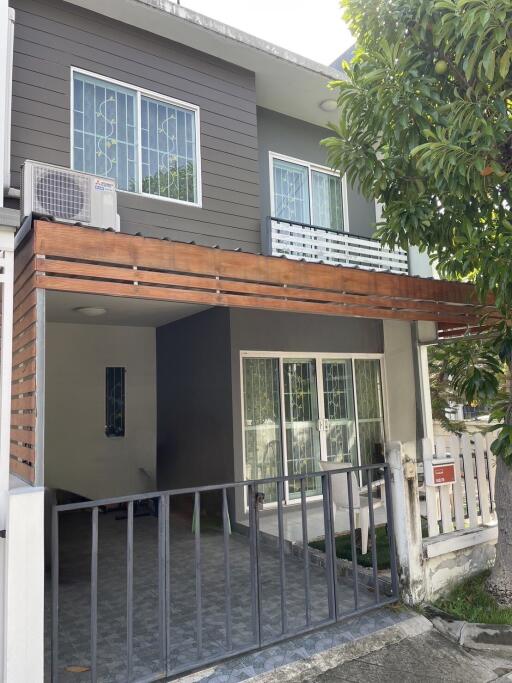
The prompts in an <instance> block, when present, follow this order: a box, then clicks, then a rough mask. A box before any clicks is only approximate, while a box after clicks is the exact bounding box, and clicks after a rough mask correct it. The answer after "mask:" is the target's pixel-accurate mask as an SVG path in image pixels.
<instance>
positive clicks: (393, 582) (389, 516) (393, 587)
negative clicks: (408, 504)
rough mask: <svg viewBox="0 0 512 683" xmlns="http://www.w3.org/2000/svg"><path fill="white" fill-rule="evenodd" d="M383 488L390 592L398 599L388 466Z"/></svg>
mask: <svg viewBox="0 0 512 683" xmlns="http://www.w3.org/2000/svg"><path fill="white" fill-rule="evenodd" d="M384 488H385V491H386V515H387V523H388V539H389V556H390V569H391V590H392V592H393V596H394V597H395V598H398V569H397V563H396V545H395V524H394V520H393V493H392V491H391V476H390V470H389V466H386V467H385V468H384Z"/></svg>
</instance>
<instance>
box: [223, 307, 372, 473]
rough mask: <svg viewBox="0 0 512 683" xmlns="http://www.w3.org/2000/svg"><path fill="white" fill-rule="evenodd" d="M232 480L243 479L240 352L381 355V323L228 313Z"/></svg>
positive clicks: (240, 311) (322, 317) (254, 312)
mask: <svg viewBox="0 0 512 683" xmlns="http://www.w3.org/2000/svg"><path fill="white" fill-rule="evenodd" d="M230 339H231V372H232V385H233V448H234V453H235V477H236V479H241V478H242V476H243V472H242V464H243V455H242V454H243V451H242V447H243V433H242V414H241V402H240V396H241V378H240V351H292V352H293V351H297V352H304V353H307V352H311V353H321V352H325V353H383V351H384V336H383V326H382V321H381V320H370V319H363V318H341V317H335V316H332V317H330V316H320V315H315V316H311V315H306V314H302V313H280V312H277V311H276V312H274V311H253V310H243V309H235V308H232V309H230Z"/></svg>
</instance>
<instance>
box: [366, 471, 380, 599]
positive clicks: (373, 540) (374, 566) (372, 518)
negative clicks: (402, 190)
mask: <svg viewBox="0 0 512 683" xmlns="http://www.w3.org/2000/svg"><path fill="white" fill-rule="evenodd" d="M367 476H368V483H367V491H368V514H369V517H370V540H371V550H372V576H373V586H374V589H375V593H374V595H375V602H376V603H377V602H379V580H378V576H377V573H378V567H379V565H378V560H377V541H376V537H375V514H374V510H373V489H372V480H371V472H367Z"/></svg>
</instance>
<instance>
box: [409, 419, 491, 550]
mask: <svg viewBox="0 0 512 683" xmlns="http://www.w3.org/2000/svg"><path fill="white" fill-rule="evenodd" d="M495 438H496V433H495V432H489V433H488V434H486V435H485V436H484V435H482V434H464V435H462V436H461V437H458V436H456V435H451V436H446V437H436V439H435V444H434V448H432V445H431V443H430V441H429V440H428V439H425V440H424V445H423V462H424V466H425V463H426V462H428V461H429V460H433V461H434V463H435V460H436V459H437V458H447V457H451V458H453V460H454V466H455V483H454V484H450V485H443V486H425V505H426V516H427V524H428V537H429V538H430V537H433V536H439V535H440V534H447V533H450V532H453V531H461V530H464V529H477V528H479V527H485V526H489V525H491V524H495V523H496V514H495V504H494V480H495V476H496V460H495V456H494V455H493V454H492V452H491V449H490V445H491V443H492V442H493V441H494V439H495Z"/></svg>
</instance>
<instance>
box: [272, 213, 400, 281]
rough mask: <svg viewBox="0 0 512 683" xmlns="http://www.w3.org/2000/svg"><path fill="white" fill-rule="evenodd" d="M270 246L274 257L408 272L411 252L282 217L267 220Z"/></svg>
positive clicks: (367, 238)
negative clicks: (409, 253) (408, 254)
mask: <svg viewBox="0 0 512 683" xmlns="http://www.w3.org/2000/svg"><path fill="white" fill-rule="evenodd" d="M267 248H268V253H270V254H272V256H286V257H287V258H290V259H296V260H305V261H316V262H320V261H322V262H323V263H326V264H329V265H332V266H351V267H357V268H367V269H374V270H387V271H390V272H392V273H408V263H407V253H406V252H405V251H403V250H402V249H387V248H385V247H383V246H381V244H380V242H379V241H378V240H374V239H371V238H369V237H360V236H358V235H353V234H350V233H348V232H337V231H335V230H328V229H326V228H318V227H315V226H314V225H308V224H307V223H295V222H292V221H288V220H284V219H282V218H273V217H269V218H268V219H267Z"/></svg>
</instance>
